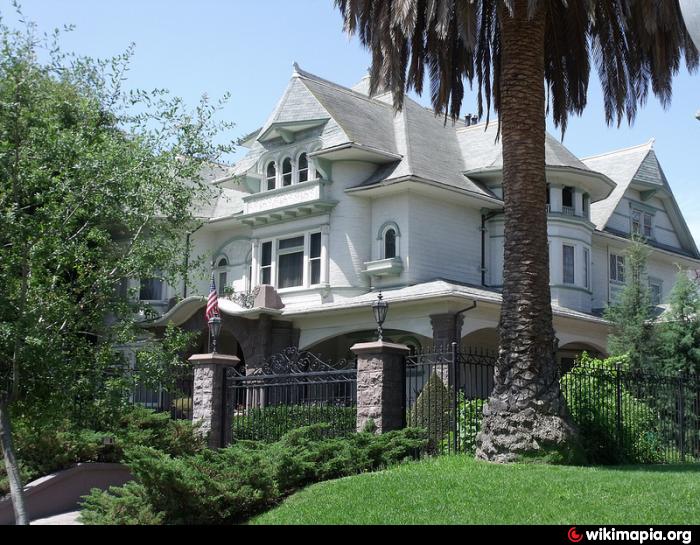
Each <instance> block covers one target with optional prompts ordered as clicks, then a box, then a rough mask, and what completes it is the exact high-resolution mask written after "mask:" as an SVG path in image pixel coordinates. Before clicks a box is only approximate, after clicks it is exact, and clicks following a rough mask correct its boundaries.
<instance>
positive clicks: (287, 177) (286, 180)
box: [282, 158, 292, 186]
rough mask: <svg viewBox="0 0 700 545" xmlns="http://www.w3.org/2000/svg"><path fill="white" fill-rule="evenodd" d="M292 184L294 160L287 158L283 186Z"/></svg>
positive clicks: (283, 167)
mask: <svg viewBox="0 0 700 545" xmlns="http://www.w3.org/2000/svg"><path fill="white" fill-rule="evenodd" d="M291 184H292V160H291V159H289V158H287V159H285V160H284V162H283V163H282V185H283V186H287V185H291Z"/></svg>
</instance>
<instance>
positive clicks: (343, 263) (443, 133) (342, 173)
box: [142, 65, 700, 367]
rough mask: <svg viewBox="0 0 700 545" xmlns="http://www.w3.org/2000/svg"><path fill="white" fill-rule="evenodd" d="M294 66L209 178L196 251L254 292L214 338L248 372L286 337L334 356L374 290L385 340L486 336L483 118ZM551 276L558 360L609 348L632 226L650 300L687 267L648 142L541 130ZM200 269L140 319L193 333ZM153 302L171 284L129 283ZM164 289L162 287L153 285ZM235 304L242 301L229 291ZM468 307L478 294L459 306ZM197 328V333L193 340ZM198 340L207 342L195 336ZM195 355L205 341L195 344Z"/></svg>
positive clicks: (489, 269) (492, 299)
mask: <svg viewBox="0 0 700 545" xmlns="http://www.w3.org/2000/svg"><path fill="white" fill-rule="evenodd" d="M368 83H369V81H368V78H365V79H363V80H362V81H361V82H360V83H359V84H358V85H356V86H355V87H353V88H352V89H348V88H345V87H342V86H339V85H336V84H334V83H332V82H329V81H326V80H323V79H321V78H319V77H316V76H314V75H311V74H309V73H306V72H304V71H302V70H300V69H299V68H298V67H297V66H296V65H295V70H294V73H293V75H292V78H291V81H290V83H289V85H288V87H287V89H286V91H285V92H284V95H283V96H282V98H281V100H280V101H279V103H278V104H277V106H276V108H275V110H274V111H273V112H272V115H270V117H269V118H268V119H267V121H266V122H265V123H264V125H263V126H262V128H261V129H259V130H258V131H255V133H253V134H251V135H249V136H248V137H246V139H245V141H244V142H242V145H243V146H245V147H247V148H248V149H249V151H248V154H247V155H246V156H245V157H244V158H243V159H241V160H240V161H239V162H238V163H237V164H236V165H235V166H234V167H233V168H231V169H228V170H226V169H223V167H222V169H221V171H220V172H219V173H218V174H216V175H215V174H212V175H211V176H210V177H211V178H215V179H213V181H211V182H210V183H211V184H212V186H213V187H218V188H219V189H220V194H219V196H218V197H217V198H216V199H214V200H213V201H212V202H211V203H205V204H202V205H201V208H200V211H199V215H201V216H202V217H204V218H205V223H204V225H203V226H202V228H200V229H198V230H197V231H196V232H194V233H192V235H191V247H192V256H191V258H192V259H195V258H196V257H197V256H206V258H207V260H208V261H211V263H212V264H213V271H214V273H215V278H216V282H217V285H218V289H219V293H220V294H221V293H223V292H224V290H229V291H230V290H234V291H235V292H236V293H238V294H245V293H247V292H251V291H252V290H255V289H256V288H259V287H260V286H261V285H267V286H273V287H274V288H275V289H274V290H272V289H271V288H264V289H263V290H262V291H261V292H260V293H259V294H258V296H257V297H256V298H255V303H251V302H249V303H248V304H238V303H236V302H234V300H233V299H235V297H233V298H227V297H222V298H221V299H220V301H219V305H220V308H221V312H222V314H223V322H224V324H223V330H224V333H223V338H222V341H221V351H222V352H228V353H233V354H237V355H239V356H241V357H242V358H243V359H244V360H245V361H246V363H247V364H248V365H249V366H251V367H254V366H256V365H259V364H260V362H261V360H262V359H264V358H266V357H268V356H269V355H271V354H273V353H275V352H276V351H279V350H281V349H282V348H284V347H285V346H288V345H297V346H299V347H300V348H303V349H310V350H312V351H314V352H317V353H321V354H323V355H324V356H329V357H343V356H345V355H346V354H347V353H348V349H349V347H350V346H351V345H352V344H354V343H355V342H357V341H360V340H366V339H370V338H373V335H374V333H373V330H374V328H375V325H374V322H373V318H372V312H371V309H370V305H371V303H372V301H373V300H375V298H376V295H377V291H378V290H381V291H382V293H383V295H384V298H385V300H387V301H388V302H389V304H390V310H389V315H388V319H387V322H386V324H385V329H386V330H387V337H389V338H390V339H391V340H394V341H397V342H403V343H407V344H409V345H411V346H414V347H416V348H422V347H424V346H426V345H431V344H433V343H444V342H449V341H452V340H453V339H455V337H456V336H457V337H459V338H460V339H461V342H462V343H464V344H465V345H470V346H479V347H484V348H491V349H495V348H496V346H497V333H496V327H497V323H498V318H499V312H500V301H501V296H500V293H499V289H500V287H501V284H502V276H503V225H504V223H503V213H502V207H503V202H502V199H501V195H502V191H501V185H502V154H501V146H500V142H499V143H496V141H495V139H496V131H497V122H494V121H492V122H491V124H490V125H489V126H488V128H487V127H486V126H485V125H484V124H471V121H472V118H470V117H469V118H468V121H467V122H465V123H463V124H458V125H456V126H455V125H453V124H452V123H449V122H448V123H445V120H444V119H443V118H441V117H436V116H435V115H434V114H433V113H432V112H431V111H429V110H427V109H426V108H423V107H422V106H420V105H419V104H417V103H416V102H414V101H412V100H410V99H408V98H407V99H406V102H405V106H404V109H403V110H402V111H401V112H398V113H395V112H394V109H393V106H392V101H391V96H390V95H389V94H380V95H378V96H376V97H374V98H370V97H369V96H368V87H369V85H368ZM546 161H547V179H548V182H549V195H548V204H547V207H548V211H549V244H550V276H551V289H552V305H553V311H554V327H555V329H556V334H557V337H558V339H559V347H560V356H561V357H572V356H574V355H575V354H577V353H578V352H579V351H581V350H589V351H593V352H598V353H604V352H605V351H606V338H607V333H608V327H607V324H606V322H605V321H604V320H603V319H602V318H601V317H600V316H601V312H602V309H603V308H604V307H605V306H606V305H608V304H609V303H610V301H612V300H613V299H614V297H615V295H616V293H617V291H618V290H619V289H620V286H621V285H622V283H623V282H624V278H625V274H626V271H625V266H624V259H623V257H622V256H623V255H624V251H625V248H626V247H627V246H628V244H629V237H630V233H631V232H633V231H636V232H638V233H640V234H643V235H644V236H645V237H646V238H647V239H648V241H649V244H650V245H651V246H652V248H653V251H652V254H651V257H650V260H649V283H650V286H651V288H652V293H653V296H654V299H655V303H656V304H659V305H661V304H663V302H664V301H665V300H666V298H667V296H668V293H669V290H670V289H671V287H672V285H673V282H674V278H675V275H676V271H677V268H676V264H679V265H681V266H683V267H686V268H692V269H697V268H700V260H699V257H700V256H699V255H698V250H697V247H696V245H695V243H694V241H693V239H692V236H691V235H690V232H689V230H688V228H687V226H686V224H685V221H684V220H683V217H682V215H681V213H680V210H679V208H678V205H677V203H676V201H675V199H674V197H673V194H672V192H671V188H670V186H669V184H668V181H667V180H666V177H665V176H664V173H663V170H662V169H661V166H660V165H659V162H658V160H657V158H656V155H655V153H654V150H653V145H652V143H651V142H650V143H647V144H644V145H641V146H636V147H633V148H628V149H624V150H619V151H614V152H610V153H607V154H603V155H598V156H595V157H590V158H587V159H578V158H576V157H575V156H574V155H573V154H572V153H571V152H570V151H568V150H567V149H566V148H565V147H564V146H563V145H562V144H561V143H560V142H559V141H558V140H556V139H555V138H553V137H552V136H550V135H547V139H546ZM209 274H210V273H209V271H199V272H198V273H196V272H195V271H193V273H192V277H191V281H193V282H194V283H195V289H194V293H189V294H186V295H187V297H185V298H184V299H183V300H181V301H180V302H179V303H177V304H176V305H174V306H173V307H172V308H170V310H168V311H167V312H166V313H165V314H164V315H163V316H162V318H161V319H159V320H157V321H156V322H153V323H152V327H153V328H155V329H159V328H162V327H163V326H164V325H165V324H166V323H167V322H169V321H173V322H175V323H176V324H178V325H182V326H183V327H186V328H188V329H193V330H201V331H202V332H205V331H206V324H205V322H204V318H203V314H204V313H203V307H204V301H205V298H206V295H207V292H208V289H209V283H210V277H209ZM142 288H143V290H142V291H144V293H146V295H147V296H148V297H149V298H151V299H152V298H153V297H154V294H156V292H159V293H158V294H156V295H159V297H160V298H161V300H162V301H167V300H168V299H169V298H171V297H172V296H177V295H180V296H182V295H183V293H182V289H181V288H180V289H178V288H177V287H170V288H166V287H164V286H155V285H149V284H148V283H146V284H145V285H144V286H142ZM159 290H160V291H159ZM239 302H240V300H239ZM472 302H476V307H475V308H473V309H471V310H469V311H468V312H464V313H462V314H460V313H459V311H461V310H463V309H464V308H465V307H469V306H471V304H472ZM205 338H206V335H203V336H202V339H205ZM203 343H204V341H203ZM201 348H202V350H203V349H204V344H202V347H201Z"/></svg>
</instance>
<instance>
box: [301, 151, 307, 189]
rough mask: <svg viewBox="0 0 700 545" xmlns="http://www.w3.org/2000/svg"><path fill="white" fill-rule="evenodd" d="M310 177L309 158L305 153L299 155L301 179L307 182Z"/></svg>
mask: <svg viewBox="0 0 700 545" xmlns="http://www.w3.org/2000/svg"><path fill="white" fill-rule="evenodd" d="M308 179H309V160H308V159H307V157H306V154H305V153H302V154H301V155H300V156H299V181H300V182H305V181H306V180H308Z"/></svg>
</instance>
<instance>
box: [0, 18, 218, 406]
mask: <svg viewBox="0 0 700 545" xmlns="http://www.w3.org/2000/svg"><path fill="white" fill-rule="evenodd" d="M59 37H60V33H59V32H56V33H54V34H53V35H52V36H49V37H46V36H44V37H42V36H40V35H39V33H38V31H37V30H36V28H35V27H34V26H33V25H31V24H28V25H27V26H26V28H24V29H23V30H13V29H10V28H9V27H7V26H5V25H2V26H0V285H2V290H0V378H1V380H2V386H3V388H2V390H3V395H5V396H6V397H10V396H11V397H13V398H16V399H18V400H21V401H24V402H28V403H29V402H31V405H32V406H33V407H35V408H36V407H38V406H42V407H43V408H44V409H45V410H46V411H55V410H56V406H55V404H56V403H58V404H62V403H63V402H64V401H65V399H67V398H71V396H75V395H81V394H82V395H83V396H85V395H87V394H88V393H89V395H93V394H94V392H81V389H82V388H83V387H85V383H84V380H83V378H85V379H86V380H88V382H89V383H91V384H93V383H94V381H93V378H94V377H91V376H89V374H90V373H91V372H92V371H99V373H102V371H104V370H107V369H110V368H112V367H114V366H115V365H116V364H118V363H119V362H118V361H117V360H115V355H114V352H113V346H114V344H115V343H119V342H124V341H127V340H129V339H131V338H133V336H134V332H135V329H134V319H133V317H134V313H135V311H137V310H139V309H138V308H135V306H134V303H133V302H132V298H130V297H129V294H128V293H125V291H124V290H120V286H121V282H122V281H123V279H125V278H139V277H141V278H149V277H154V276H162V277H163V278H164V279H165V280H171V281H172V282H173V283H175V280H176V279H178V278H180V277H181V275H182V272H183V271H182V267H183V255H184V233H185V231H186V230H187V229H188V228H191V227H192V226H193V225H195V224H196V218H195V217H194V216H193V213H192V206H191V203H192V202H193V200H195V199H198V200H201V199H207V198H210V197H211V196H212V194H211V191H212V190H211V189H210V188H209V187H208V186H207V185H206V184H205V183H204V182H203V181H202V176H201V172H202V169H203V168H204V167H206V166H207V165H208V164H209V162H210V161H214V160H216V159H217V158H218V157H219V155H220V154H221V153H222V152H223V151H225V150H226V149H228V148H227V146H216V145H213V144H212V143H211V142H212V140H213V136H214V135H215V134H216V133H217V131H219V130H220V129H221V128H222V124H219V123H217V122H216V120H215V116H216V113H217V111H218V109H219V107H220V103H216V104H212V103H210V102H209V101H208V100H207V99H203V100H202V102H201V103H200V104H199V105H198V106H197V107H196V109H195V110H194V111H193V112H192V111H189V110H188V109H187V108H186V106H185V105H184V104H183V102H182V101H181V100H180V99H178V98H173V97H171V96H170V95H169V94H168V93H167V92H166V91H163V90H155V91H152V92H144V91H129V92H127V91H126V90H125V89H124V81H125V75H126V73H127V71H128V66H129V60H130V58H131V55H132V50H131V48H130V49H129V50H127V52H126V53H124V54H123V55H120V56H117V57H115V58H112V59H108V60H93V59H90V58H86V57H80V56H76V55H69V54H65V53H63V52H61V50H60V47H59V45H58V41H59ZM43 58H46V59H47V60H46V61H40V60H39V59H43ZM132 295H133V294H132ZM142 310H143V309H142ZM38 400H41V404H40V405H39V403H38Z"/></svg>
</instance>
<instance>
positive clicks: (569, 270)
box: [564, 244, 574, 284]
mask: <svg viewBox="0 0 700 545" xmlns="http://www.w3.org/2000/svg"><path fill="white" fill-rule="evenodd" d="M573 283H574V247H573V246H568V245H566V244H564V284H573Z"/></svg>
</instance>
